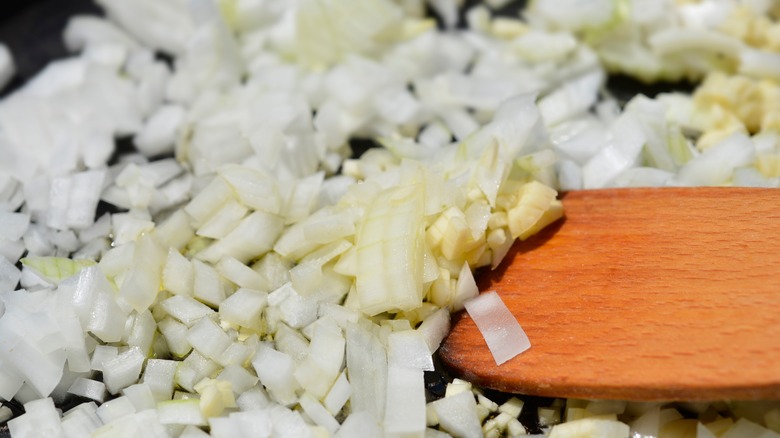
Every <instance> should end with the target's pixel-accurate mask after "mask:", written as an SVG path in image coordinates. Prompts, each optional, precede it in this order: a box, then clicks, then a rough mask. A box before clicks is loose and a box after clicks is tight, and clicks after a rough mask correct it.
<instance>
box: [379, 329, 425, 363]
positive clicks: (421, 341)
mask: <svg viewBox="0 0 780 438" xmlns="http://www.w3.org/2000/svg"><path fill="white" fill-rule="evenodd" d="M387 356H388V363H389V364H390V365H391V366H399V367H407V368H416V369H421V370H424V371H433V357H432V356H431V350H429V349H428V344H427V342H426V339H425V337H424V335H423V333H422V332H419V331H417V330H403V331H399V332H393V333H390V335H388V336H387Z"/></svg>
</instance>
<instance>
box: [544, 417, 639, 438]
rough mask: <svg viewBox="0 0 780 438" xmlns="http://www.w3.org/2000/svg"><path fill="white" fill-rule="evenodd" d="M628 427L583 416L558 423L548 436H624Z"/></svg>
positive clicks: (605, 437)
mask: <svg viewBox="0 0 780 438" xmlns="http://www.w3.org/2000/svg"><path fill="white" fill-rule="evenodd" d="M628 434H629V427H628V425H627V424H625V423H621V422H619V421H614V420H603V419H598V418H583V419H581V420H575V421H569V422H566V423H562V424H558V425H556V426H554V427H553V428H552V430H551V431H550V438H563V437H586V436H598V437H603V438H619V437H626V436H628Z"/></svg>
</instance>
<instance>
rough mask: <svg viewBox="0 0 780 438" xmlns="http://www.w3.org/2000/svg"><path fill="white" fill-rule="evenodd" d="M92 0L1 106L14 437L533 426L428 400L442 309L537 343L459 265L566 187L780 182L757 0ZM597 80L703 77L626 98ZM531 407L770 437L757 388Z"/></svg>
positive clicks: (419, 432) (768, 415) (666, 427)
mask: <svg viewBox="0 0 780 438" xmlns="http://www.w3.org/2000/svg"><path fill="white" fill-rule="evenodd" d="M96 1H97V3H98V4H99V5H100V6H101V7H102V8H103V9H104V12H105V17H97V16H76V17H73V18H72V19H71V20H70V21H69V23H68V25H67V27H66V29H65V31H64V35H63V38H64V41H65V45H66V46H67V47H68V49H69V50H71V51H72V52H73V55H72V56H71V57H70V58H67V59H62V60H55V61H53V62H51V63H50V64H49V65H48V66H47V67H46V68H45V69H44V70H43V71H41V72H40V73H39V74H38V75H37V76H36V77H34V78H32V79H31V80H30V81H29V82H27V83H26V84H24V85H23V86H22V87H21V88H19V89H17V90H14V91H13V92H12V93H11V94H10V95H9V96H8V97H7V98H6V99H4V100H3V101H1V102H0V156H2V157H3V159H2V160H1V161H0V399H2V400H6V401H9V400H12V399H13V400H15V401H16V402H18V403H21V404H23V405H24V410H25V413H24V414H23V415H20V416H17V417H16V418H14V419H11V420H10V421H8V426H9V428H10V430H11V433H12V434H13V436H14V437H25V436H33V435H36V436H38V435H45V436H53V437H55V436H63V437H81V436H128V437H135V436H139V435H141V434H144V435H146V436H149V437H158V436H159V437H167V436H182V437H195V436H204V435H207V434H210V435H211V436H215V437H220V436H225V437H241V436H247V437H249V436H295V437H306V436H311V437H320V436H336V437H342V438H347V437H362V436H382V435H384V436H388V437H391V436H426V437H429V436H432V437H436V436H448V434H449V435H451V436H462V437H477V436H483V435H484V436H494V437H498V436H522V435H525V434H526V433H527V432H530V430H529V429H526V426H524V425H523V424H522V423H521V422H520V420H519V419H520V416H521V414H522V412H523V408H524V403H523V401H522V400H520V399H518V398H510V399H508V400H505V401H503V402H502V403H501V404H499V403H497V402H495V401H493V400H491V399H490V398H488V397H486V395H485V393H484V392H483V391H482V390H480V389H479V388H475V387H472V386H471V384H469V383H468V382H465V381H461V380H457V379H456V380H455V381H453V382H452V383H450V384H448V385H447V387H446V393H445V394H444V395H443V397H435V399H433V400H431V399H430V397H429V394H426V389H425V385H424V379H425V373H426V372H430V371H433V370H434V368H435V367H434V360H433V355H434V353H435V352H436V350H437V348H438V347H439V344H440V343H441V342H442V340H443V339H444V338H445V337H446V335H447V333H448V331H449V328H450V313H451V312H454V311H459V310H461V309H463V308H466V310H467V311H468V312H469V313H471V314H472V316H473V318H474V319H475V320H476V321H477V325H478V326H479V327H480V330H482V331H483V333H484V334H485V338H486V342H487V343H488V345H489V346H490V349H491V351H492V352H493V354H494V357H495V359H496V362H497V363H502V362H504V361H506V360H510V359H511V358H513V357H515V356H516V355H518V354H521V353H522V351H524V350H525V349H527V348H529V346H530V348H533V347H532V346H531V345H532V344H533V339H531V340H530V341H529V340H528V339H527V337H525V334H524V333H523V332H522V329H521V328H520V326H519V325H518V321H516V320H514V318H513V317H512V316H511V314H508V312H506V309H505V307H503V305H502V303H501V300H500V297H499V296H498V295H496V294H494V293H489V294H483V295H478V289H477V286H476V283H475V280H474V276H473V272H474V270H475V269H477V268H480V267H491V268H495V267H496V266H498V265H499V264H500V263H501V260H502V259H503V257H504V256H505V255H506V253H507V251H508V250H509V248H510V247H511V245H512V244H513V243H514V242H515V241H516V239H526V238H528V237H530V236H532V235H533V234H535V233H536V232H538V231H539V230H540V229H542V228H543V227H545V226H546V225H548V224H550V223H552V222H554V221H555V220H557V219H558V218H560V217H561V216H562V214H563V211H562V205H561V203H560V202H559V201H558V200H556V196H557V190H571V189H587V188H601V187H617V186H621V187H622V186H647V185H653V186H662V185H752V186H768V187H778V185H780V128H778V126H780V125H778V123H780V122H778V121H780V106H778V104H777V102H780V99H778V96H780V88H778V86H777V83H776V82H775V80H777V79H778V77H780V68H779V67H778V65H780V62H778V59H780V58H778V57H779V56H780V55H779V54H778V53H777V51H778V50H780V42H779V41H776V40H774V39H773V38H776V37H775V36H774V35H778V34H780V33H777V32H774V31H772V30H771V29H775V27H777V26H780V25H776V24H775V20H776V18H777V14H778V11H777V10H776V8H775V9H773V8H772V7H771V4H770V3H769V2H756V1H745V2H740V1H736V0H729V1H712V0H708V1H702V2H698V3H687V2H680V4H679V5H678V4H676V3H674V2H672V1H664V2H654V1H653V2H649V1H639V0H634V1H633V2H625V1H622V0H600V1H593V2H588V3H587V4H584V3H582V2H575V1H572V0H555V1H547V0H545V1H544V2H542V1H536V2H531V4H530V6H529V8H528V10H526V11H525V13H524V17H523V19H520V18H511V17H506V16H498V15H496V14H494V12H493V10H492V9H491V8H501V7H503V6H505V4H506V3H507V2H506V1H501V0H495V1H489V2H486V3H487V4H486V5H477V6H474V7H472V8H471V9H469V10H468V11H465V15H464V17H465V21H466V23H467V26H466V28H465V29H463V28H459V27H458V26H457V24H458V21H459V14H460V12H461V11H459V3H460V2H458V1H457V0H430V1H427V2H426V1H424V0H365V1H360V2H354V1H347V0H329V1H320V0H301V1H297V2H264V1H257V0H191V1H189V2H185V1H181V0H134V1H133V2H132V5H131V4H130V3H128V2H125V1H122V0H96ZM427 7H430V8H431V9H432V10H434V11H435V12H436V13H437V14H438V16H439V17H440V18H441V22H442V23H441V27H443V28H444V30H442V29H441V28H440V27H439V26H437V23H436V22H435V21H434V20H433V19H432V18H430V17H428V16H426V15H425V11H426V8H427ZM648 11H649V12H648ZM733 17H737V18H733ZM740 20H741V21H740ZM746 23H747V24H746ZM749 25H755V26H757V27H759V28H761V29H765V30H766V36H765V37H762V38H759V37H758V36H756V35H753V34H750V33H749V32H747V31H746V30H745V29H746V27H749ZM777 28H778V29H780V27H777ZM157 54H164V55H167V56H168V57H170V59H172V62H170V63H167V62H165V61H163V60H162V59H161V58H160V57H158V56H157ZM611 71H620V72H625V73H629V74H633V75H635V76H637V77H639V78H641V79H644V80H655V79H658V78H667V79H668V78H671V79H679V78H682V77H686V78H694V79H699V78H702V77H704V76H706V80H705V81H704V84H703V85H702V86H701V87H700V88H698V89H697V90H696V92H695V93H694V94H692V95H686V94H681V93H670V94H662V95H659V96H657V97H655V98H649V97H646V96H641V95H640V96H637V97H635V98H633V99H632V100H631V101H630V102H628V103H627V104H626V105H625V106H623V107H621V106H620V105H619V104H618V102H617V101H616V100H615V99H614V98H612V97H611V96H610V95H609V93H608V92H606V91H605V89H604V88H605V87H604V86H605V81H606V78H607V72H611ZM12 76H13V60H12V59H11V57H10V54H9V52H8V51H7V50H5V46H2V45H0V86H2V85H3V84H4V83H5V82H7V81H8V80H9V79H10V78H11V77H12ZM756 102H759V103H760V104H756ZM119 138H131V139H132V142H133V144H134V145H135V150H134V151H133V152H132V153H128V154H125V155H123V156H121V157H119V159H118V160H116V161H111V157H112V156H113V155H114V152H115V150H116V141H117V139H119ZM358 138H370V139H372V140H374V141H376V142H377V143H378V144H380V145H381V147H377V148H374V149H370V150H369V151H367V152H366V153H364V154H363V155H362V156H360V157H352V153H351V150H350V146H349V142H350V140H352V139H358ZM101 202H103V203H106V204H109V205H111V206H112V211H116V212H115V213H105V214H102V215H100V216H99V217H96V212H97V211H98V205H99V204H100V203H101ZM497 315H498V316H500V317H498V318H496V316H497ZM519 323H520V324H522V321H520V322H519ZM506 333H511V334H512V335H511V336H509V337H507V336H502V335H501V334H506ZM74 396H75V397H78V399H79V400H82V401H84V403H81V404H79V405H77V406H76V407H74V408H72V409H70V410H68V411H67V412H61V411H60V410H58V408H57V407H58V406H62V404H63V403H64V402H65V401H67V400H69V399H72V398H73V397H74ZM535 408H537V411H536V412H534V413H532V415H533V416H535V417H536V418H538V422H539V425H540V426H541V427H542V431H544V432H545V433H549V435H550V436H606V437H612V436H614V437H624V436H628V435H629V434H632V436H648V437H650V436H653V437H654V436H698V437H710V436H725V437H732V436H734V437H737V436H758V435H760V434H764V435H762V436H774V435H773V434H774V433H775V432H780V406H778V405H776V404H772V403H763V404H749V403H732V404H726V403H711V404H679V405H668V404H647V403H645V404H641V403H626V402H620V401H584V400H566V401H564V400H556V401H554V402H552V404H551V405H549V406H539V407H535ZM680 410H684V411H685V412H687V413H688V415H687V416H686V417H683V416H682V415H681V414H680V412H679V411H680ZM12 416H13V415H12V412H11V410H10V409H9V407H8V406H5V405H3V406H2V407H0V421H5V420H8V419H10V418H11V417H12ZM773 431H774V432H773ZM686 434H688V435H686Z"/></svg>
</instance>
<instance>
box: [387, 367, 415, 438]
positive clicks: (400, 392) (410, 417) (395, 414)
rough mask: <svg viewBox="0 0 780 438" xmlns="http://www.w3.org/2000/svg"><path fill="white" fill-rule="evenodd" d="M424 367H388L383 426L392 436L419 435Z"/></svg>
mask: <svg viewBox="0 0 780 438" xmlns="http://www.w3.org/2000/svg"><path fill="white" fill-rule="evenodd" d="M423 380H424V379H423V370H421V369H415V368H404V367H398V366H390V367H389V368H388V370H387V402H386V404H385V415H384V429H385V434H389V435H391V436H415V435H422V433H423V431H424V430H425V389H424V386H423Z"/></svg>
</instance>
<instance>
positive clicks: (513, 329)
mask: <svg viewBox="0 0 780 438" xmlns="http://www.w3.org/2000/svg"><path fill="white" fill-rule="evenodd" d="M465 307H466V311H467V312H468V313H469V316H471V318H472V319H473V320H474V323H475V324H476V325H477V328H478V329H479V331H480V333H482V336H483V337H484V338H485V342H486V343H487V345H488V348H489V349H490V352H491V353H492V354H493V358H494V359H495V360H496V364H498V365H501V364H502V363H504V362H506V361H508V360H509V359H512V358H513V357H515V356H517V355H518V354H520V353H522V352H523V351H525V350H527V349H529V348H531V342H530V341H529V340H528V336H526V334H525V332H524V331H523V328H522V327H520V324H519V323H518V322H517V319H515V317H514V315H512V313H511V312H510V311H509V309H508V308H507V307H506V305H505V304H504V302H503V301H502V300H501V297H499V296H498V294H497V293H496V292H495V291H490V292H483V293H482V294H480V295H479V296H478V297H476V298H473V299H471V300H469V301H466V303H465Z"/></svg>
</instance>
